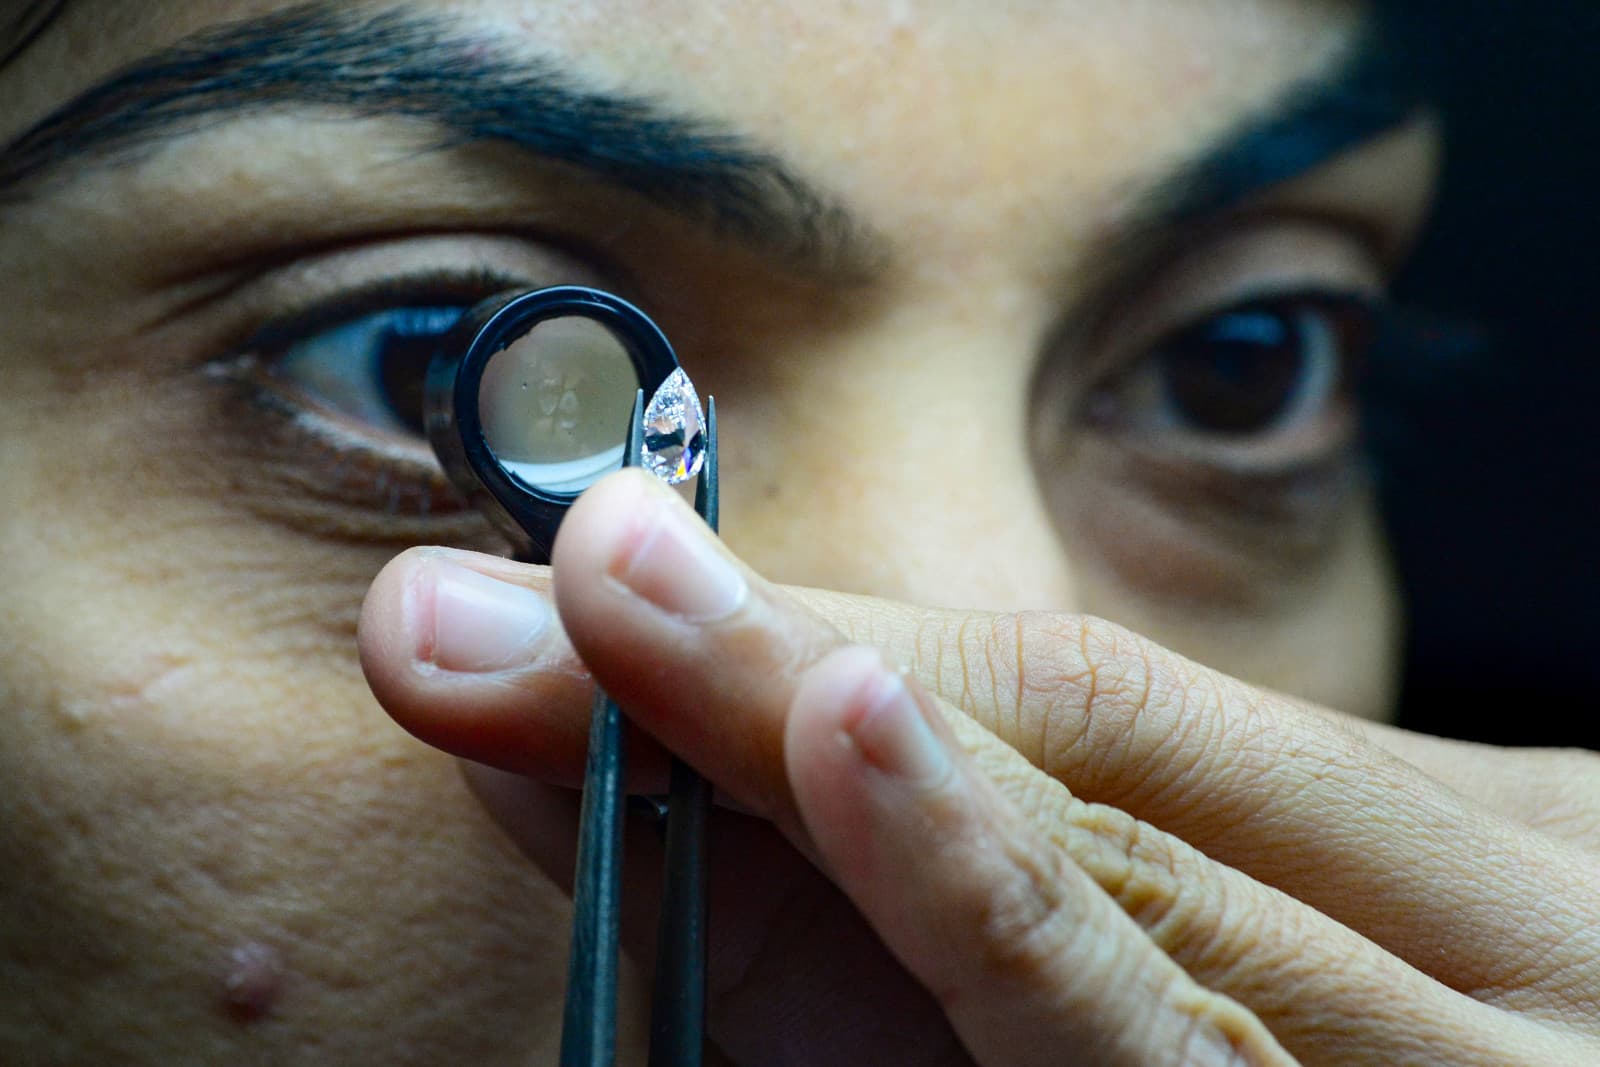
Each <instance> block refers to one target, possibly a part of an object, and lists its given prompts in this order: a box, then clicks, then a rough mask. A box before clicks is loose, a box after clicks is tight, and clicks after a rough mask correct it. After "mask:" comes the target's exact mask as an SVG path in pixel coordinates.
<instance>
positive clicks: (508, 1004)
mask: <svg viewBox="0 0 1600 1067" xmlns="http://www.w3.org/2000/svg"><path fill="white" fill-rule="evenodd" d="M15 425H16V424H15V423H13V426H15ZM36 429H37V428H36ZM57 429H58V430H59V431H60V432H59V434H55V435H51V434H45V433H44V432H43V431H40V432H39V433H37V434H35V435H34V436H32V437H31V438H30V439H29V443H28V444H27V445H25V446H23V447H18V448H16V449H11V448H9V447H8V448H7V450H6V454H7V456H8V460H10V462H8V463H7V464H6V465H4V468H3V470H0V499H4V500H6V501H7V502H8V507H7V509H6V513H5V515H4V520H3V521H0V588H3V589H5V591H6V596H5V599H4V607H3V611H0V946H3V949H0V987H3V988H7V989H12V990H26V993H25V995H22V996H19V997H10V996H7V997H0V1031H5V1032H8V1033H13V1032H24V1033H26V1034H28V1035H29V1036H28V1038H27V1040H28V1042H29V1045H28V1047H29V1048H32V1049H39V1050H45V1049H49V1050H53V1051H52V1052H50V1053H49V1054H47V1058H49V1057H51V1056H53V1057H54V1058H55V1059H57V1060H59V1061H61V1062H113V1061H119V1060H122V1059H138V1060H140V1061H141V1062H143V1061H149V1062H187V1061H191V1060H201V1061H205V1062H227V1061H229V1060H233V1059H238V1058H239V1057H240V1056H243V1057H244V1058H246V1059H251V1060H254V1059H258V1058H261V1057H266V1058H267V1059H271V1060H274V1061H283V1062H306V1061H308V1059H317V1060H327V1061H338V1062H416V1063H442V1062H455V1061H458V1059H459V1058H462V1057H470V1058H473V1059H481V1060H483V1061H484V1062H506V1061H508V1060H515V1059H519V1058H520V1057H521V1056H523V1055H526V1056H530V1057H532V1062H553V1060H554V1058H555V1048H554V1040H555V1035H556V1034H557V1033H558V1031H559V1019H558V1013H559V1010H560V1007H559V1006H560V993H559V987H560V976H561V973H562V970H563V963H564V959H565V943H566V928H567V922H566V904H565V902H564V900H563V898H562V896H561V894H560V893H559V892H558V891H557V890H556V889H555V888H554V887H553V886H551V885H549V884H548V883H547V882H546V881H545V880H544V879H543V878H542V876H540V875H538V874H537V873H536V872H535V871H534V870H533V869H532V867H531V865H529V864H528V863H527V862H526V861H525V860H523V859H522V858H521V857H520V856H518V855H515V854H514V853H513V851H512V849H511V847H510V846H509V845H508V844H507V843H506V842H505V841H504V839H503V838H502V837H501V835H500V834H499V832H498V831H497V830H496V829H495V828H494V827H493V826H492V825H491V824H490V823H489V822H488V820H487V818H486V816H484V815H483V814H482V812H481V811H480V809H479V808H478V806H477V805H476V803H475V802H474V801H473V800H472V799H471V797H470V795H469V794H468V792H467V791H466V789H465V786H464V785H463V783H462V782H461V780H460V776H459V773H458V770H457V768H456V766H455V764H454V763H453V761H451V760H449V759H447V758H446V757H443V756H442V755H440V754H438V753H435V752H433V751H431V750H429V749H427V748H425V747H424V746H423V745H421V744H420V743H418V742H416V741H414V740H413V739H411V738H409V737H408V736H406V735H405V734H403V733H402V732H401V731H400V730H399V729H398V727H396V726H395V725H394V724H393V723H392V722H391V721H390V720H389V719H388V717H387V716H386V715H384V714H383V712H382V711H381V710H380V709H379V708H378V706H377V705H376V703H375V702H374V701H373V699H372V698H371V696H370V694H369V693H368V692H367V689H366V686H365V684H364V683H363V681H362V679H361V676H360V672H359V668H358V666H357V664H356V658H355V647H354V640H353V637H352V634H351V630H352V626H353V619H354V615H355V611H356V610H357V609H358V607H359V603H360V596H361V593H362V591H363V589H364V585H365V579H364V577H363V575H365V574H366V573H367V572H368V571H370V570H375V569H376V566H377V564H378V562H379V561H378V560H376V559H373V560H369V559H367V558H366V556H367V555H373V556H377V555H382V556H384V557H386V556H387V554H388V553H387V551H386V550H385V551H379V550H371V551H360V550H355V549H353V548H352V547H351V546H348V545H338V546H328V545H322V544H320V543H319V542H317V541H315V540H313V539H310V538H306V537H304V536H296V535H292V534H290V533H288V532H287V531H284V530H281V529H278V528H276V527H274V526H273V525H272V524H265V523H261V522H259V521H251V520H247V519H241V518H240V517H238V516H236V515H232V514H231V513H230V512H228V511H227V509H226V508H225V507H224V506H222V505H220V504H218V503H216V502H207V501H205V500H195V499H192V498H191V496H190V495H189V494H186V493H184V492H181V491H178V490H175V489H174V488H172V487H171V486H170V485H168V486H167V488H166V489H165V491H164V492H160V493H157V492H155V491H154V489H152V490H151V491H150V492H147V493H145V494H144V495H142V496H141V494H140V493H139V492H138V491H136V487H137V486H139V485H147V486H150V487H154V486H155V485H156V484H157V482H158V481H159V480H160V479H158V475H161V474H162V473H163V472H165V474H166V475H167V476H168V477H167V479H166V480H167V481H169V482H170V480H171V479H170V474H171V471H172V470H173V468H172V466H171V465H170V464H167V463H165V462H164V461H163V460H162V459H161V458H160V452H161V448H162V447H165V446H160V445H157V444H155V443H153V442H152V439H147V438H145V437H143V436H133V437H128V436H124V438H123V441H122V443H123V448H122V450H121V452H120V453H117V455H118V460H119V462H118V464H117V466H116V467H115V468H112V467H111V466H110V465H108V464H100V465H99V470H98V471H96V470H95V469H94V465H92V464H85V465H74V464H68V465H65V467H63V466H62V465H57V466H55V467H52V466H51V464H50V463H49V462H46V461H45V459H44V457H46V456H48V455H50V454H51V453H52V451H53V450H54V448H55V446H56V445H57V444H59V442H60V441H62V440H66V439H68V438H70V437H72V436H73V434H72V433H71V432H70V431H71V430H72V427H71V426H61V427H57ZM92 432H93V431H92V430H80V431H78V433H79V435H80V436H84V435H88V434H91V433H92ZM8 444H9V442H8ZM47 445H48V447H47ZM152 456H154V457H155V458H152ZM68 468H70V469H68ZM69 490H70V491H69ZM13 504H14V505H16V506H15V507H11V506H10V505H13ZM156 1018H159V1019H161V1020H163V1025H162V1026H160V1027H152V1026H151V1025H150V1024H149V1020H150V1019H156ZM507 1019H516V1020H518V1022H517V1023H516V1024H514V1025H509V1026H508V1025H507V1024H506V1022H505V1020H507ZM632 1022H636V1020H632ZM312 1049H315V1050H317V1051H316V1052H315V1053H313V1052H311V1051H310V1050H312ZM407 1049H409V1050H410V1051H409V1052H405V1051H400V1050H407Z"/></svg>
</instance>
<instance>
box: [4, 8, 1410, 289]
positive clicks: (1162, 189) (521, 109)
mask: <svg viewBox="0 0 1600 1067" xmlns="http://www.w3.org/2000/svg"><path fill="white" fill-rule="evenodd" d="M47 22H48V20H47ZM458 25H459V24H458V23H455V22H453V21H450V20H447V19H443V18H439V17H434V16H427V15H420V14H417V13H412V12H403V11H394V10H391V11H387V12H383V13H379V14H376V15H371V16H367V17H362V18H356V17H353V16H351V15H350V14H349V13H347V12H343V11H340V10H339V9H338V7H337V6H335V5H332V4H327V3H307V4H302V5H297V6H294V7H291V8H287V9H284V10H282V11H279V12H277V13H274V14H271V15H267V16H264V17H261V18H256V19H250V20H246V21H241V22H236V23H230V24H227V25H224V26H221V27H218V28H214V29H211V30H205V31H201V32H200V33H198V34H196V35H193V36H191V37H188V38H185V39H183V40H182V41H179V42H178V43H177V44H175V45H173V46H171V47H169V48H167V49H165V50H163V51H161V52H158V53H156V54H154V55H152V56H150V57H147V58H145V59H144V60H142V61H140V62H138V63H137V64H135V65H133V66H130V67H128V68H125V69H124V70H122V71H121V72H120V73H118V74H115V75H113V76H112V77H111V78H110V79H108V80H107V81H105V82H102V83H100V84H99V85H97V86H95V87H93V88H90V89H88V90H87V91H85V92H83V93H82V94H80V95H79V96H77V97H76V98H74V99H72V100H71V101H69V102H67V103H66V104H64V105H63V106H62V107H60V108H59V109H57V110H56V111H54V112H52V113H51V114H49V115H47V116H46V117H45V118H43V119H42V120H40V121H39V122H38V123H37V124H36V125H35V126H33V127H32V128H31V129H29V130H27V131H26V132H24V133H22V134H21V135H20V136H18V137H17V138H15V139H14V140H13V141H12V142H11V143H10V144H8V145H6V146H5V147H4V149H3V151H0V204H3V203H4V202H5V201H6V200H8V199H12V200H14V199H16V198H17V197H18V196H20V195H23V194H25V192H26V191H27V190H28V189H30V188H32V187H34V186H36V185H37V184H39V183H41V182H43V181H44V180H46V178H47V177H48V176H49V175H50V174H51V173H52V172H55V171H59V170H61V169H63V168H64V167H65V166H66V165H68V164H70V163H73V162H85V161H91V160H101V161H109V162H119V161H120V162H126V161H131V160H134V159H136V158H137V157H138V156H139V154H140V153H141V152H142V151H148V150H150V149H151V148H153V147H154V146H155V145H157V144H159V143H161V142H162V141H163V140H166V139H170V138H173V137H176V136H181V135H183V134H184V133H189V132H193V131H196V130H199V129H203V128H205V127H207V126H209V125H213V124H215V123H217V122H219V121H222V120H224V119H226V118H227V117H230V116H234V115H240V114H248V113H252V112H260V111H265V110H268V109H272V108H276V107H282V106H286V105H302V106H304V105H312V106H319V105H320V106H332V107H339V108H344V109H347V110H350V111H352V112H354V113H355V114H356V115H358V116H362V117H385V118H393V117H403V118H412V119H418V120H424V121H426V122H428V123H430V124H431V125H433V126H436V127H438V128H440V129H442V130H444V131H446V138H445V140H444V141H443V142H442V143H441V144H440V145H439V147H441V148H445V147H454V146H459V145H464V144H472V143H483V142H491V143H502V144H509V145H512V146H515V147H517V148H520V149H522V150H524V151H526V152H528V153H530V154H533V155H535V156H538V157H542V158H544V159H546V160H550V161H555V162H558V163H564V164H570V165H572V166H574V167H577V168H579V169H581V170H583V171H585V172H588V173H590V174H592V175H594V176H596V177H599V178H600V179H602V180H605V181H607V182H609V183H611V184H613V185H616V186H618V187H621V188H623V189H627V190H630V191H632V192H634V193H636V194H638V195H640V196H642V197H644V198H646V199H647V200H649V201H651V202H653V203H656V204H658V205H660V206H662V207H665V208H668V209H670V210H674V211H676V212H679V213H682V214H686V215H688V216H690V217H693V218H696V219H698V220H700V221H702V222H704V223H706V224H707V225H709V226H711V227H712V228H713V229H714V230H715V231H716V232H718V233H719V234H724V235H732V236H734V237H737V238H740V239H742V240H744V241H745V242H747V243H749V244H751V245H752V246H755V247H757V248H760V249H762V250H765V251H768V252H771V253H775V254H777V255H778V256H780V257H781V258H783V259H785V260H787V261H790V262H792V263H795V264H797V265H799V266H802V267H804V268H806V269H807V270H808V272H809V273H812V274H815V275H818V276H823V277H835V278H839V277H859V276H860V275H862V274H863V273H869V272H870V271H871V270H872V269H873V267H875V266H878V265H881V263H882V260H883V256H884V253H883V249H884V247H885V242H884V241H883V240H882V239H881V238H880V237H878V236H877V235H875V234H874V233H873V232H872V231H871V229H870V228H869V227H867V226H866V225H865V224H863V223H862V221H861V220H859V219H857V218H855V217H853V216H852V215H851V214H850V213H849V212H848V211H847V210H846V209H845V208H844V207H842V206H841V205H840V204H838V203H836V202H835V201H834V200H833V199H832V198H831V197H829V196H828V195H826V194H825V193H823V192H822V191H821V190H819V189H817V188H816V187H814V186H813V185H811V184H810V183H808V182H807V181H805V180H804V179H802V178H801V177H800V176H798V175H797V174H796V173H794V171H793V170H792V169H791V168H789V167H788V166H787V165H786V164H785V163H784V162H783V161H781V160H780V159H779V158H778V157H776V156H775V155H773V154H772V153H771V152H769V151H767V150H765V149H762V148H760V147H758V146H755V145H753V144H751V143H750V142H749V141H747V140H746V139H744V138H742V137H740V136H738V135H737V134H735V133H733V132H730V131H727V130H724V129H722V128H720V127H718V126H716V125H714V124H712V123H709V122H705V121H701V120H697V119H692V118H686V117H682V116H678V115H674V114H672V113H670V112H668V111H666V110H664V109H662V108H661V107H660V106H659V105H657V104H655V103H652V102H650V101H647V100H643V99H639V98H636V97H631V96H626V95H613V94H607V93H599V92H594V91H591V90H588V89H585V88H583V87H581V86H579V85H577V84H574V82H573V81H572V79H571V77H570V76H569V75H564V74H563V73H562V72H561V71H560V70H558V69H556V68H554V67H552V66H551V65H549V64H548V63H546V62H541V61H539V60H537V59H528V58H524V57H513V56H508V55H506V54H505V53H504V51H503V50H501V49H499V48H497V47H496V46H495V45H494V43H493V42H489V41H485V40H483V39H481V38H474V37H470V36H463V35H462V34H461V33H460V32H459V30H458ZM42 28H43V27H40V29H42ZM36 36H37V32H34V33H31V34H29V39H30V40H31V39H32V38H34V37H36ZM1388 41H1389V37H1388V35H1387V34H1383V33H1380V32H1378V31H1377V29H1376V25H1375V23H1374V22H1372V21H1369V22H1368V23H1367V24H1366V25H1365V26H1364V28H1363V29H1362V30H1361V31H1360V33H1359V35H1358V37H1357V40H1356V42H1355V44H1354V46H1353V48H1352V49H1351V51H1350V55H1349V57H1347V58H1346V60H1345V61H1344V62H1343V63H1342V64H1339V65H1337V69H1335V70H1333V71H1331V72H1330V73H1328V74H1325V75H1323V76H1321V77H1317V78H1313V79H1311V80H1310V81H1307V82H1305V83H1303V84H1302V85H1300V86H1297V87H1296V88H1294V89H1292V90H1290V91H1289V93H1288V94H1287V95H1286V96H1284V97H1282V98H1280V99H1279V100H1277V101H1276V102H1275V103H1274V104H1272V105H1271V106H1270V107H1269V108H1268V109H1267V110H1266V111H1265V113H1262V114H1257V115H1253V116H1250V117H1248V118H1247V119H1246V120H1244V121H1243V122H1242V123H1241V124H1240V125H1239V127H1238V128H1237V129H1235V130H1234V131H1233V132H1232V133H1231V134H1229V135H1228V136H1226V137H1224V138H1223V139H1222V141H1221V142H1220V143H1219V144H1217V145H1214V146H1212V147H1210V148H1209V149H1208V150H1205V151H1204V152H1203V153H1202V154H1201V155H1200V156H1199V158H1197V159H1195V160H1194V161H1192V162H1190V163H1189V164H1187V165H1185V166H1182V167H1180V168H1179V170H1178V171H1177V172H1176V173H1175V174H1173V175H1171V176H1169V177H1168V178H1167V179H1166V180H1164V181H1161V182H1159V183H1158V184H1157V186H1156V187H1155V188H1154V189H1153V190H1152V191H1150V192H1149V193H1147V194H1146V195H1145V196H1144V197H1142V198H1141V200H1140V203H1139V206H1138V208H1137V209H1136V210H1135V211H1134V212H1132V214H1131V215H1130V216H1129V218H1128V219H1126V220H1125V221H1124V222H1123V223H1121V224H1119V226H1118V229H1119V230H1120V231H1123V232H1124V233H1125V234H1126V235H1127V236H1128V237H1129V238H1130V240H1127V241H1121V240H1119V241H1118V242H1117V244H1118V245H1119V246H1121V245H1133V244H1137V243H1138V242H1139V235H1140V234H1147V233H1150V232H1154V231H1158V230H1164V229H1168V228H1170V227H1172V226H1174V225H1181V224H1183V223H1185V222H1189V221H1192V220H1193V219H1195V218H1197V217H1208V216H1211V215H1213V214H1215V213H1217V212H1219V211H1222V210H1224V209H1226V208H1228V207H1230V206H1232V205H1234V204H1237V203H1239V202H1241V201H1243V200H1246V199H1248V198H1249V197H1251V196H1253V195H1255V194H1257V193H1259V192H1261V191H1263V190H1265V189H1267V188H1269V187H1271V186H1273V185H1277V184H1279V183H1281V182H1283V181H1286V180H1288V179H1290V178H1293V177H1295V176H1297V175H1299V174H1301V173H1304V172H1306V171H1309V170H1311V169H1314V168H1315V167H1316V166H1318V165H1319V164H1321V163H1324V162H1327V161H1329V160H1331V159H1333V158H1335V157H1336V156H1338V155H1340V154H1342V153H1343V152H1345V151H1347V150H1349V149H1351V148H1354V147H1356V146H1357V145H1359V144H1361V143H1363V142H1365V141H1368V140H1370V139H1372V138H1374V137H1376V136H1378V135H1380V134H1382V133H1385V132H1387V131H1389V130H1391V129H1393V128H1395V127H1397V126H1399V125H1400V124H1401V123H1403V122H1404V121H1405V120H1406V119H1407V118H1409V117H1410V116H1412V115H1413V114H1415V112H1416V110H1417V107H1418V106H1419V104H1420V102H1421V100H1422V93H1421V92H1420V89H1419V85H1418V82H1417V79H1416V78H1414V77H1412V76H1409V74H1408V68H1407V65H1406V64H1405V63H1402V62H1400V60H1399V57H1397V56H1396V55H1395V54H1394V52H1393V49H1392V47H1391V46H1390V45H1389V44H1388Z"/></svg>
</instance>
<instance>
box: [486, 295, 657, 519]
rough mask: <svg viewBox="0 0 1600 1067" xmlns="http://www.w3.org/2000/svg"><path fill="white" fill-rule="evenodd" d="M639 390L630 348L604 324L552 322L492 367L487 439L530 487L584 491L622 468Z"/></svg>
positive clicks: (502, 461) (495, 359)
mask: <svg viewBox="0 0 1600 1067" xmlns="http://www.w3.org/2000/svg"><path fill="white" fill-rule="evenodd" d="M638 388H639V381H638V375H637V374H636V373H635V371H634V367H633V361H632V360H631V359H630V358H629V357H628V352H627V350H626V349H624V348H623V347H622V344H621V343H620V342H618V340H617V339H616V338H615V337H614V336H612V334H611V332H610V331H609V330H607V329H606V328H605V327H604V326H602V325H600V324H599V323H598V322H595V321H594V320H593V319H589V318H585V317H583V316H579V315H573V316H567V317H564V318H554V319H546V320H545V321H543V322H540V323H538V324H537V325H535V326H534V327H533V329H532V330H530V331H529V332H528V333H526V334H524V335H523V336H522V337H520V338H518V339H517V340H515V341H513V342H512V343H511V344H510V345H509V346H507V347H506V348H505V349H504V350H503V351H501V352H498V353H496V354H495V355H494V357H493V358H492V359H490V360H489V363H488V366H486V367H485V368H484V372H483V379H482V381H481V383H480V384H479V387H478V417H479V418H480V419H481V420H482V421H483V436H484V441H485V442H486V443H487V444H488V446H489V448H490V450H491V451H492V452H493V453H494V457H495V459H496V460H498V461H499V463H500V465H501V466H502V467H504V468H505V469H506V470H507V471H508V472H509V473H511V474H513V475H515V476H516V477H517V478H518V479H520V480H521V481H522V482H524V483H526V484H527V485H530V486H533V487H535V488H538V489H543V490H545V491H546V492H553V493H578V492H581V491H582V490H584V489H586V488H588V487H589V486H590V485H592V484H594V483H595V482H596V481H598V480H599V479H600V476H601V475H603V474H606V473H607V472H609V471H613V470H616V469H617V468H618V467H620V466H622V449H623V441H624V438H625V435H626V428H627V421H628V414H629V412H631V411H632V410H633V396H634V392H635V390H637V389H638Z"/></svg>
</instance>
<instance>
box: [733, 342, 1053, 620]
mask: <svg viewBox="0 0 1600 1067" xmlns="http://www.w3.org/2000/svg"><path fill="white" fill-rule="evenodd" d="M1025 334H1026V331H1021V330H1014V329H1009V328H1007V324H1005V323H999V324H996V323H994V322H992V321H990V320H988V319H983V318H975V317H973V316H971V315H967V314H962V313H960V312H955V313H945V314H930V315H915V314H914V315H912V316H909V317H908V316H905V315H896V316H892V317H886V318H885V319H884V320H883V321H880V322H878V323H876V324H874V325H872V326H870V327H868V328H864V329H858V330H852V331H850V332H849V335H848V336H841V337H837V338H829V339H827V340H826V341H825V342H824V343H822V344H820V345H817V344H813V345H811V346H809V347H808V348H807V350H805V351H797V352H793V353H784V354H783V355H782V356H780V357H777V359H776V360H775V362H776V364H777V365H779V366H781V367H782V368H783V369H782V372H781V373H779V374H777V375H774V376H772V377H770V378H766V379H764V384H762V385H760V386H751V387H750V388H755V389H760V390H761V391H762V392H764V393H765V394H766V395H762V396H748V397H745V398H743V402H741V397H740V396H739V395H737V394H735V395H731V396H729V397H728V398H727V401H728V402H727V403H726V404H725V405H724V403H723V401H722V400H720V399H719V408H721V409H723V410H719V418H720V419H721V420H722V426H723V438H722V439H723V442H724V455H725V456H726V457H727V458H726V459H725V460H724V464H725V465H724V469H723V483H724V486H725V487H726V488H725V494H724V500H725V502H724V505H723V508H724V516H725V518H724V527H723V528H724V530H725V536H727V538H728V540H729V542H730V544H731V545H732V546H733V547H734V548H735V550H737V551H739V552H741V553H742V554H743V555H744V556H745V558H747V559H748V560H749V561H750V562H751V563H752V564H754V565H755V566H756V567H757V568H758V569H760V570H762V571H763V573H765V574H767V575H768V576H769V577H772V578H774V579H775V580H778V581H784V582H790V583H794V584H800V585H811V586H820V587H825V588H831V589H839V590H843V591H848V592H855V593H863V594H868V595H873V596H882V597H888V598H892V599H897V600H904V601H909V602H913V603H919V604H924V605H928V606H942V607H968V608H983V609H989V610H1016V609H1020V608H1025V607H1051V608H1058V609H1070V608H1071V607H1072V602H1073V596H1072V585H1073V583H1072V581H1071V576H1070V569H1069V567H1068V563H1067V557H1066V554H1065V553H1064V552H1063V550H1062V546H1061V543H1060V540H1059V538H1058V536H1057V533H1056V529H1055V526H1054V524H1053V523H1052V522H1051V520H1050V516H1049V514H1048V512H1047V511H1046V509H1045V506H1044V503H1043V500H1042V499H1041V496H1040V493H1039V491H1038V485H1037V479H1036V477H1035V474H1034V471H1033V468H1032V464H1031V461H1030V457H1029V455H1028V451H1027V434H1026V426H1025V424H1024V418H1025V413H1026V410H1027V390H1028V381H1029V378H1030V376H1031V371H1032V365H1033V362H1034V355H1033V352H1032V351H1031V344H1030V341H1029V338H1028V337H1027V336H1026V335H1025Z"/></svg>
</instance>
